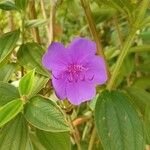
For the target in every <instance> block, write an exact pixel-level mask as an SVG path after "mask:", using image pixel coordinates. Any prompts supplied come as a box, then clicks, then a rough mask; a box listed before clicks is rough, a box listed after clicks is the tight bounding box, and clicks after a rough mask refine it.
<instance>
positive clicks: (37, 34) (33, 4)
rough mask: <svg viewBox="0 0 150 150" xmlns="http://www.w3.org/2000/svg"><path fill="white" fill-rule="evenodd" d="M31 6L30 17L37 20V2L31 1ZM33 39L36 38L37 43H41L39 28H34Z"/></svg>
mask: <svg viewBox="0 0 150 150" xmlns="http://www.w3.org/2000/svg"><path fill="white" fill-rule="evenodd" d="M29 6H30V17H31V19H37V15H36V9H35V0H30V3H29ZM32 31H33V35H34V36H33V37H34V38H35V41H36V42H38V43H41V39H40V35H39V29H38V28H33V29H32Z"/></svg>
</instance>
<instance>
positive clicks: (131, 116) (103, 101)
mask: <svg viewBox="0 0 150 150" xmlns="http://www.w3.org/2000/svg"><path fill="white" fill-rule="evenodd" d="M95 123H96V128H97V131H98V135H99V137H100V139H101V142H102V145H103V147H104V150H144V148H145V137H144V130H143V124H142V121H141V120H140V118H139V116H138V113H137V112H136V111H135V109H134V108H133V107H132V105H131V104H130V103H129V97H128V96H127V95H126V94H125V93H123V92H120V91H111V92H109V91H104V92H103V93H101V95H100V96H99V98H98V100H97V103H96V108H95Z"/></svg>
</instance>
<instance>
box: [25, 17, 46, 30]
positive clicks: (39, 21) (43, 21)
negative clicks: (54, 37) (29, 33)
mask: <svg viewBox="0 0 150 150" xmlns="http://www.w3.org/2000/svg"><path fill="white" fill-rule="evenodd" d="M46 23H47V20H46V19H33V20H28V21H27V22H26V23H25V27H27V28H29V27H30V28H33V27H34V28H35V27H39V26H41V25H45V24H46Z"/></svg>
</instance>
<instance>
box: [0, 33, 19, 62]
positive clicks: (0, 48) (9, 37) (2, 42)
mask: <svg viewBox="0 0 150 150" xmlns="http://www.w3.org/2000/svg"><path fill="white" fill-rule="evenodd" d="M19 34H20V31H19V30H17V31H12V32H8V33H5V34H3V35H2V36H1V37H0V65H1V64H2V63H3V62H4V61H5V60H6V59H7V56H8V55H9V54H10V53H11V52H12V50H13V49H14V48H15V45H16V42H17V41H18V38H19Z"/></svg>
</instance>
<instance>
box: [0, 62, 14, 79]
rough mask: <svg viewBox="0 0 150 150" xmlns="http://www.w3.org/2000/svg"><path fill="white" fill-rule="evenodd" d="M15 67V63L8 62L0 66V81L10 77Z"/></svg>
mask: <svg viewBox="0 0 150 150" xmlns="http://www.w3.org/2000/svg"><path fill="white" fill-rule="evenodd" d="M15 69H16V64H15V63H10V64H6V65H4V66H2V67H1V68H0V81H4V82H8V81H9V80H10V79H11V77H12V74H13V73H14V72H15Z"/></svg>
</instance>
